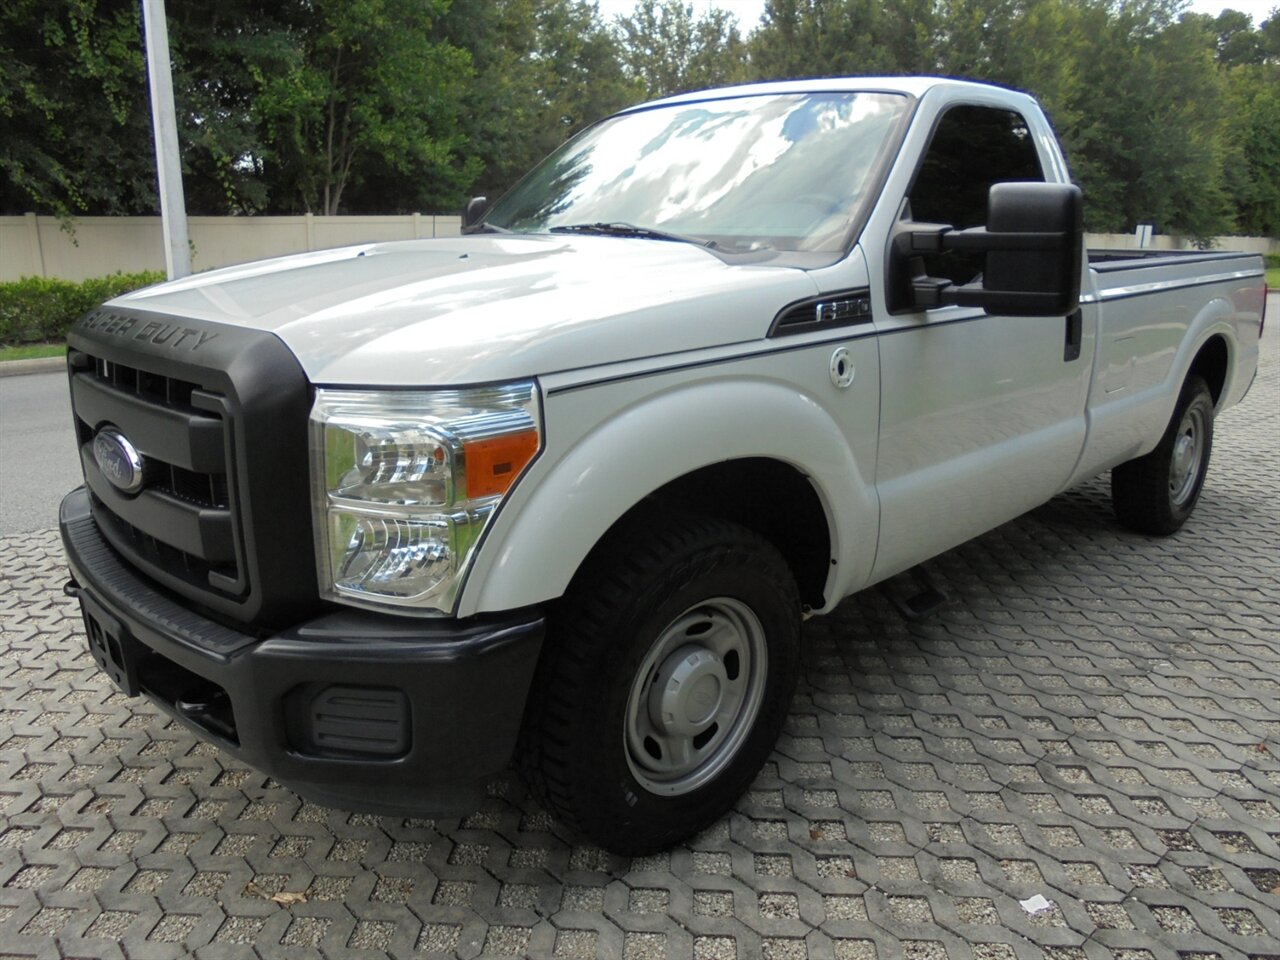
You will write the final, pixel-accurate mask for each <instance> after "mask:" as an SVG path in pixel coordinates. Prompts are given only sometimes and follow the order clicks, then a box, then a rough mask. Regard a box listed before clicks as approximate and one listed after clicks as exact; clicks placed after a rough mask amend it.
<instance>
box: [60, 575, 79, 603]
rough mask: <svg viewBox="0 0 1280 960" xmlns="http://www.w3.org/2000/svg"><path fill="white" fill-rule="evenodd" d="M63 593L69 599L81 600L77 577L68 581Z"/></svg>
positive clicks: (63, 587) (63, 586)
mask: <svg viewBox="0 0 1280 960" xmlns="http://www.w3.org/2000/svg"><path fill="white" fill-rule="evenodd" d="M62 593H63V595H64V596H67V597H76V598H79V596H80V584H78V583H76V578H75V577H72V578H71V579H70V580H68V581H67V582H66V583H64V584H63V585H62Z"/></svg>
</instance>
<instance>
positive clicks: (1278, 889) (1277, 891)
mask: <svg viewBox="0 0 1280 960" xmlns="http://www.w3.org/2000/svg"><path fill="white" fill-rule="evenodd" d="M1271 892H1272V893H1273V894H1275V895H1276V896H1280V887H1272V888H1271Z"/></svg>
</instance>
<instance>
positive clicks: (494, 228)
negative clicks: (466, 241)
mask: <svg viewBox="0 0 1280 960" xmlns="http://www.w3.org/2000/svg"><path fill="white" fill-rule="evenodd" d="M462 232H463V233H464V234H472V233H510V232H511V231H510V230H508V229H507V228H506V227H500V226H498V225H497V224H496V223H485V222H484V221H481V222H480V223H473V224H472V225H471V226H469V227H463V228H462Z"/></svg>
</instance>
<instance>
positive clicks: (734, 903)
mask: <svg viewBox="0 0 1280 960" xmlns="http://www.w3.org/2000/svg"><path fill="white" fill-rule="evenodd" d="M1278 347H1280V331H1277V332H1275V333H1272V334H1270V335H1269V337H1268V343H1267V344H1266V345H1265V347H1264V353H1263V358H1262V364H1261V367H1260V372H1259V376H1258V379H1257V382H1256V383H1255V384H1254V387H1253V390H1252V393H1251V395H1250V396H1249V398H1248V399H1247V401H1246V402H1245V403H1244V404H1243V405H1242V406H1240V407H1238V408H1236V409H1233V410H1231V411H1228V412H1227V413H1226V414H1225V415H1224V416H1223V417H1222V418H1221V419H1220V420H1219V422H1218V424H1217V436H1216V438H1215V439H1216V444H1215V450H1214V456H1213V466H1212V469H1211V471H1210V474H1209V480H1208V483H1207V485H1206V488H1205V492H1204V496H1203V499H1202V500H1201V502H1200V505H1199V507H1198V508H1197V511H1196V514H1195V516H1194V517H1193V518H1192V519H1191V521H1190V522H1189V523H1188V524H1187V526H1186V527H1185V528H1184V530H1182V531H1181V532H1180V533H1179V534H1178V535H1176V536H1174V537H1172V538H1168V539H1149V538H1144V537H1137V536H1133V535H1131V534H1128V533H1126V532H1124V531H1122V530H1121V529H1120V528H1119V527H1118V526H1117V524H1116V523H1115V522H1114V520H1113V519H1112V516H1111V513H1110V505H1109V498H1108V493H1107V485H1106V480H1105V478H1102V479H1099V480H1095V481H1091V482H1089V483H1087V484H1085V485H1083V486H1081V487H1079V488H1077V489H1075V490H1071V491H1068V492H1067V493H1064V494H1062V495H1061V496H1058V497H1056V498H1054V499H1053V500H1052V501H1050V502H1049V503H1048V504H1046V505H1044V506H1043V507H1040V508H1039V509H1037V510H1035V511H1033V512H1032V513H1031V514H1029V515H1028V516H1026V517H1023V518H1021V519H1019V520H1017V521H1014V522H1013V523H1010V524H1007V525H1005V526H1003V527H1001V528H999V529H998V530H995V531H993V532H991V533H989V534H987V535H985V536H983V537H980V538H978V539H976V540H974V541H972V542H970V543H967V544H965V545H963V546H961V547H959V548H957V549H956V550H953V551H951V552H949V553H947V554H945V555H943V556H941V557H938V558H936V559H935V560H933V561H930V568H931V570H932V572H933V575H934V577H935V579H936V580H937V582H938V583H939V584H940V585H941V586H942V587H943V588H944V589H945V590H946V591H947V592H948V594H949V595H950V596H952V597H953V602H952V603H950V604H949V605H947V606H946V607H944V608H943V609H942V610H940V611H939V612H938V613H937V614H936V615H934V616H933V617H932V618H930V619H927V620H923V621H918V622H911V623H908V622H905V621H903V620H902V619H901V618H900V617H899V616H898V614H897V613H896V612H895V610H894V608H893V607H892V605H891V604H890V603H889V602H888V601H887V600H886V599H885V598H884V596H883V595H882V594H881V593H880V592H878V591H876V590H872V591H868V592H866V593H864V594H863V595H860V596H858V597H855V598H853V599H851V600H849V601H847V602H846V603H844V604H843V605H842V606H841V607H840V608H839V609H838V610H837V611H836V612H835V613H834V614H833V615H831V616H829V617H825V618H820V619H814V620H811V621H809V622H808V623H806V625H805V631H804V632H805V651H804V671H803V675H802V680H801V683H800V688H799V690H798V692H797V695H796V698H795V701H794V703H793V706H792V713H791V716H790V717H789V719H788V721H787V724H786V729H785V732H784V734H783V736H782V738H781V739H780V741H779V744H778V747H777V750H776V751H775V753H774V755H773V756H772V758H771V759H770V761H769V763H768V764H767V765H766V767H765V769H764V770H763V771H762V772H761V774H760V776H759V777H758V778H757V780H756V782H755V783H754V784H753V785H752V786H751V788H750V789H749V791H748V792H747V793H746V794H745V795H744V796H743V798H742V799H741V800H740V801H739V802H738V803H737V804H736V805H735V809H734V810H733V811H732V812H731V813H730V814H729V815H728V816H727V817H725V818H724V819H723V820H722V821H721V822H720V823H718V824H716V825H714V826H713V827H712V828H710V829H708V830H707V831H704V832H703V834H701V835H700V836H699V837H696V838H694V839H693V840H691V841H690V842H689V843H688V844H687V845H684V846H682V847H678V848H676V849H674V850H672V851H670V852H664V853H661V854H658V855H655V856H651V857H645V858H639V859H636V860H632V861H626V860H623V859H620V858H617V857H612V856H610V855H608V854H607V853H605V852H603V851H601V850H598V849H596V848H594V847H591V846H589V845H586V844H583V843H581V842H580V841H579V840H577V839H576V838H574V837H572V836H570V835H569V834H568V833H567V832H566V831H565V830H564V828H563V827H562V826H561V825H560V824H558V823H556V822H555V821H554V819H552V818H551V817H550V816H549V815H548V814H547V813H546V811H544V810H541V809H539V808H538V807H537V806H536V805H534V804H533V802H532V801H530V800H529V799H527V798H526V797H525V794H524V792H523V791H522V790H520V789H519V788H518V786H516V784H515V781H514V780H511V779H508V780H504V781H502V782H501V783H499V784H497V785H496V786H495V787H494V789H493V790H491V792H490V796H489V797H488V798H487V799H486V800H485V801H483V803H482V804H481V806H480V808H479V809H477V810H476V811H474V812H473V813H471V814H469V815H468V816H466V817H463V818H461V819H454V820H438V821H437V820H430V819H422V818H403V819H402V818H390V817H373V816H365V815H353V814H350V813H347V812H345V811H340V810H330V809H327V808H325V807H321V806H319V805H316V804H313V803H310V802H307V801H304V800H301V799H300V798H298V797H296V796H294V795H293V794H292V793H291V792H290V791H288V790H286V789H284V788H282V787H280V786H279V785H278V784H275V783H273V782H272V781H270V780H269V779H268V778H266V777H264V776H262V775H261V774H259V773H257V772H256V771H254V770H252V769H250V768H248V767H246V766H245V765H244V764H242V763H239V762H238V761H236V760H235V759H233V758H231V757H229V756H227V755H226V754H224V753H222V752H221V751H220V750H218V749H217V748H216V747H214V746H212V745H210V744H208V743H204V742H202V741H200V740H198V739H196V738H195V737H194V736H193V735H192V734H190V733H188V732H187V731H186V730H185V729H184V728H182V727H181V726H180V725H178V724H176V723H174V722H172V721H170V720H168V719H166V718H165V717H164V715H163V714H161V713H160V712H159V711H158V710H156V709H155V708H154V707H152V706H150V705H149V704H148V703H146V702H145V701H142V700H130V699H128V698H126V697H124V696H122V695H121V694H119V693H118V692H116V691H115V690H113V689H112V687H111V686H110V684H109V683H108V681H107V680H106V679H105V678H104V677H103V676H102V675H101V674H100V673H99V672H98V671H97V669H96V667H95V665H94V664H93V661H92V659H91V658H90V657H89V655H88V653H87V650H86V648H85V643H84V637H83V633H82V628H81V623H80V617H79V613H78V610H77V609H76V607H75V605H74V603H73V602H72V601H70V600H68V599H67V598H65V597H64V596H63V595H62V593H61V585H62V583H63V581H64V580H65V578H66V574H65V569H64V566H63V561H62V558H61V551H60V547H59V544H58V538H57V535H56V532H54V531H45V532H41V533H36V534H30V535H24V536H20V537H9V538H5V539H2V540H0V954H4V955H6V956H7V955H14V956H30V957H58V956H68V957H69V956H101V957H107V956H130V957H185V956H196V957H200V958H208V960H219V958H223V957H239V956H255V955H256V956H260V957H274V956H319V957H325V958H330V957H332V958H337V957H347V956H385V955H389V956H393V957H398V956H408V955H415V956H417V955H421V956H455V957H461V958H471V957H476V956H480V955H483V956H485V957H490V956H492V957H508V956H536V957H559V958H566V960H586V958H595V957H608V958H636V960H647V958H651V957H653V958H657V957H671V958H675V957H696V958H700V960H721V958H778V960H791V958H808V957H814V958H818V957H821V958H831V957H835V958H848V960H875V958H884V960H889V958H899V957H902V958H919V960H1040V958H1054V960H1104V958H1113V960H1150V958H1157V960H1208V958H1219V960H1245V958H1266V957H1280V912H1278V911H1280V591H1278V590H1277V584H1278V583H1280V546H1278V545H1280V349H1278ZM282 892H296V893H299V894H301V895H302V896H303V897H304V898H305V899H304V900H303V901H302V902H299V903H293V904H289V905H282V904H278V903H276V902H274V901H271V900H270V899H268V898H269V897H270V896H271V895H272V894H277V893H282ZM1035 894H1040V895H1041V896H1043V897H1044V898H1045V899H1046V900H1047V901H1049V903H1050V907H1049V908H1048V909H1046V910H1044V911H1041V912H1036V913H1034V914H1032V913H1028V912H1027V911H1026V910H1024V909H1023V908H1022V906H1021V905H1020V903H1019V901H1022V900H1026V899H1028V898H1030V897H1032V896H1033V895H1035Z"/></svg>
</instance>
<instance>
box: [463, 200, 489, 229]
mask: <svg viewBox="0 0 1280 960" xmlns="http://www.w3.org/2000/svg"><path fill="white" fill-rule="evenodd" d="M488 209H489V198H488V197H472V198H471V199H470V200H468V201H467V205H466V206H465V207H463V208H462V232H463V233H466V232H467V231H468V230H470V229H471V228H472V227H474V226H475V225H476V223H478V222H479V220H480V218H481V217H483V216H484V212H485V211H486V210H488Z"/></svg>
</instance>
